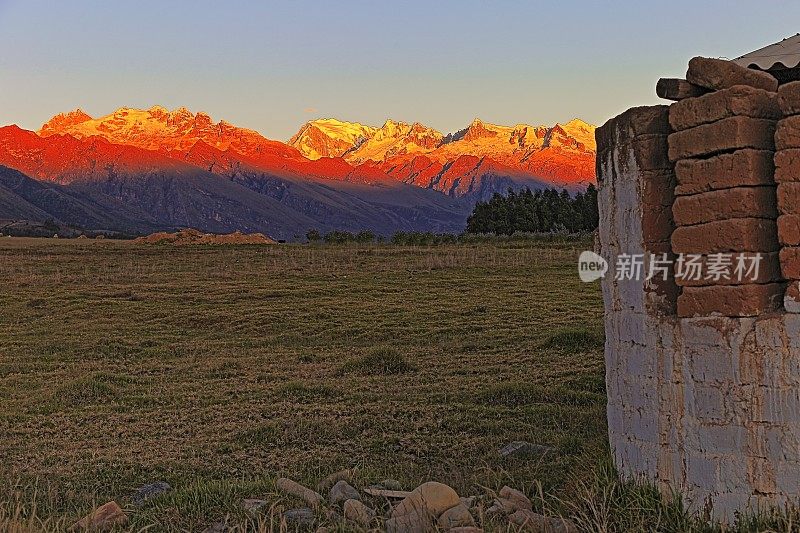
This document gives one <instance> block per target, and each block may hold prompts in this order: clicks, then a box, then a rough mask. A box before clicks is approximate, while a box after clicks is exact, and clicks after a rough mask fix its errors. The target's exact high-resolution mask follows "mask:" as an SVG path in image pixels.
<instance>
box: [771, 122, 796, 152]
mask: <svg viewBox="0 0 800 533" xmlns="http://www.w3.org/2000/svg"><path fill="white" fill-rule="evenodd" d="M787 148H800V115H794V116H792V117H787V118H785V119H783V120H781V121H779V122H778V126H777V128H776V129H775V150H786V149H787Z"/></svg>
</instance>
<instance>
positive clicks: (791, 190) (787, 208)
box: [778, 181, 800, 215]
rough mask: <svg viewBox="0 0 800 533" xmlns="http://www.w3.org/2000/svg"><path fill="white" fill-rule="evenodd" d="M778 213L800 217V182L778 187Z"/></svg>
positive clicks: (783, 184)
mask: <svg viewBox="0 0 800 533" xmlns="http://www.w3.org/2000/svg"><path fill="white" fill-rule="evenodd" d="M778 211H779V212H780V214H782V215H800V182H796V181H793V182H785V183H781V184H779V185H778Z"/></svg>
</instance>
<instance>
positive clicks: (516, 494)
mask: <svg viewBox="0 0 800 533" xmlns="http://www.w3.org/2000/svg"><path fill="white" fill-rule="evenodd" d="M498 495H499V496H500V497H501V498H503V499H504V500H507V501H509V502H511V504H512V505H513V506H514V510H515V511H516V510H517V509H528V510H531V509H533V504H532V503H531V501H530V500H529V499H528V497H527V496H525V494H523V493H522V492H520V491H518V490H516V489H512V488H511V487H509V486H508V485H506V486H504V487H503V488H502V489H500V492H499V493H498Z"/></svg>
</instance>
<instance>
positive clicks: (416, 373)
mask: <svg viewBox="0 0 800 533" xmlns="http://www.w3.org/2000/svg"><path fill="white" fill-rule="evenodd" d="M590 245H591V243H590V242H588V241H587V242H583V241H573V242H561V243H559V242H553V243H547V242H530V241H527V242H526V241H519V242H505V243H503V242H498V243H494V244H492V243H488V244H486V243H484V244H475V245H464V244H461V245H446V246H437V247H420V248H412V247H398V246H388V245H373V246H300V245H286V246H283V245H281V246H252V247H247V246H238V247H171V246H147V245H135V244H132V243H130V242H114V241H110V240H106V241H93V240H70V241H67V240H60V241H59V240H34V239H12V238H5V239H0V286H2V291H0V325H2V333H0V404H1V405H2V409H1V410H0V435H2V437H0V479H3V480H5V483H4V484H3V487H2V489H0V490H2V491H3V492H2V493H0V500H4V501H12V500H14V499H15V498H16V499H17V500H20V499H24V501H35V502H36V504H37V506H38V510H37V513H38V514H39V515H40V516H43V517H53V519H57V517H63V519H64V520H70V519H72V520H74V519H75V518H78V517H79V516H80V515H82V514H85V512H86V511H87V509H90V508H91V506H92V505H93V503H103V502H105V501H108V500H110V499H116V500H117V501H119V502H120V503H123V502H126V501H128V500H127V499H128V497H129V496H130V494H131V492H132V490H133V489H135V488H136V487H138V486H140V485H142V484H144V483H149V482H153V481H158V480H164V481H167V482H169V483H170V484H171V485H172V486H173V488H174V490H173V491H172V492H171V493H170V494H168V495H167V496H165V497H162V498H159V499H157V500H156V501H154V502H152V503H149V504H147V505H145V506H144V507H143V508H140V509H138V510H136V511H133V512H132V514H131V518H132V520H133V524H134V526H137V527H138V526H145V525H149V524H156V525H157V526H158V528H159V529H176V530H189V531H196V530H199V529H202V528H203V527H204V526H205V525H207V524H208V523H210V522H213V521H214V520H218V519H219V518H220V517H221V516H224V515H225V514H227V513H230V514H231V515H233V516H236V515H237V513H238V514H241V509H240V506H241V504H240V502H241V499H242V498H246V497H253V498H258V497H263V498H266V499H269V500H270V501H272V500H275V501H276V502H277V501H278V496H277V494H276V493H275V490H274V488H273V486H272V482H273V480H274V479H275V478H276V477H277V476H279V475H285V476H288V477H292V478H294V479H298V480H300V481H302V482H306V483H308V484H311V485H313V484H314V483H315V482H316V481H317V480H319V479H320V478H322V477H325V476H326V475H328V474H330V473H332V472H334V471H336V470H340V469H342V468H348V467H358V468H359V477H360V481H361V482H362V483H364V484H368V483H372V482H376V481H380V480H382V479H386V478H394V479H396V480H398V481H400V482H401V483H402V484H403V485H404V486H405V487H407V488H409V489H410V488H413V487H414V486H416V485H417V484H419V483H420V482H422V481H425V480H429V479H434V480H438V481H442V482H445V483H448V484H450V485H452V486H453V487H454V488H456V490H458V491H459V493H460V494H462V495H470V494H477V493H482V492H484V491H485V489H486V488H489V489H497V488H499V487H500V486H502V485H503V484H510V485H512V486H514V487H517V488H520V489H523V490H525V491H527V492H528V493H529V494H531V495H536V494H538V493H539V491H540V490H541V491H542V492H543V493H544V494H547V495H553V496H556V497H562V498H569V497H570V494H571V491H573V489H574V483H575V480H576V479H581V478H582V477H584V476H585V475H586V474H587V473H589V472H590V471H591V469H593V468H594V465H596V463H597V461H598V460H599V458H602V457H604V456H606V454H607V451H606V448H607V442H606V422H605V394H604V380H603V372H604V370H603V357H602V344H603V335H602V326H601V324H602V301H601V297H600V292H599V287H598V285H597V284H583V283H581V282H580V281H579V280H578V277H577V275H576V272H575V265H576V258H577V255H578V253H579V252H580V251H581V250H583V249H585V248H587V247H589V246H590ZM515 440H525V441H529V442H531V443H535V444H540V445H544V446H549V447H552V448H553V452H551V453H548V454H546V455H544V456H543V457H541V456H527V457H512V458H504V457H501V456H500V455H499V454H498V449H499V448H500V447H502V446H503V445H505V444H507V443H509V442H511V441H515ZM34 490H35V491H36V494H35V495H34V494H32V493H33V491H34ZM548 497H549V496H548ZM28 505H31V504H28Z"/></svg>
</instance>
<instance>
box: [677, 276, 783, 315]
mask: <svg viewBox="0 0 800 533" xmlns="http://www.w3.org/2000/svg"><path fill="white" fill-rule="evenodd" d="M783 294H784V284H783V283H766V284H763V285H756V284H751V285H727V286H724V285H720V286H711V287H684V288H683V291H682V293H681V295H680V296H679V297H678V316H679V317H682V318H689V317H693V316H710V315H722V316H731V317H739V316H756V315H760V314H762V313H768V312H770V311H776V310H778V309H780V308H781V306H782V303H783Z"/></svg>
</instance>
